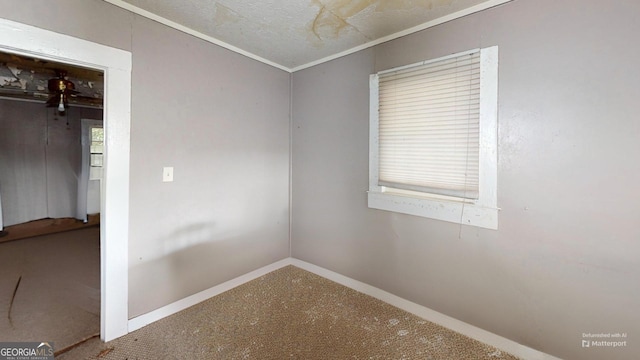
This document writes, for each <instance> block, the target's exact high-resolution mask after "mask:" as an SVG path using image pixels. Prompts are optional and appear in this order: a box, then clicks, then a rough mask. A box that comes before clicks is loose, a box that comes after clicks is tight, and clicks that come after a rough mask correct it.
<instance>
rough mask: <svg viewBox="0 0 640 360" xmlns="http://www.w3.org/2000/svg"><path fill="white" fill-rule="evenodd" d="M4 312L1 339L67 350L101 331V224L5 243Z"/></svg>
mask: <svg viewBox="0 0 640 360" xmlns="http://www.w3.org/2000/svg"><path fill="white" fill-rule="evenodd" d="M18 280H20V283H19V285H18V286H17V289H16V285H17V284H18ZM14 291H15V297H13V294H14ZM12 298H13V304H11V299H12ZM0 314H1V315H0V342H5V341H29V342H31V341H33V342H36V341H52V342H54V346H55V349H62V348H63V347H66V346H69V345H71V344H74V343H76V342H78V341H79V340H81V339H84V338H86V337H87V336H89V335H91V334H96V333H99V331H100V228H99V227H97V226H95V227H91V228H85V229H82V230H74V231H68V232H64V233H57V234H53V235H43V236H37V237H32V238H28V239H21V240H16V241H11V242H4V243H0Z"/></svg>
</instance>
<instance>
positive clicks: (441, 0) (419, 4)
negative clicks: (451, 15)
mask: <svg viewBox="0 0 640 360" xmlns="http://www.w3.org/2000/svg"><path fill="white" fill-rule="evenodd" d="M454 1H455V0H400V1H385V0H379V1H374V2H375V11H376V12H387V11H402V10H405V11H415V10H417V9H424V10H433V9H435V8H439V7H443V6H444V7H448V6H450V5H451V3H453V2H454Z"/></svg>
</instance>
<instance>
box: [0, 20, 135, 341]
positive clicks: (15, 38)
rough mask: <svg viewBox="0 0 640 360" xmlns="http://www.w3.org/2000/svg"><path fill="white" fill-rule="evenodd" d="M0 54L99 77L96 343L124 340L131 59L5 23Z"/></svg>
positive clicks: (117, 51) (0, 33) (0, 25)
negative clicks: (88, 71) (100, 147)
mask: <svg viewBox="0 0 640 360" xmlns="http://www.w3.org/2000/svg"><path fill="white" fill-rule="evenodd" d="M0 51H2V52H6V53H9V54H15V55H20V56H28V57H33V58H37V59H41V60H43V61H54V62H59V63H62V64H68V65H73V66H78V67H83V68H87V69H93V70H98V71H102V72H103V73H104V83H105V93H104V110H103V121H104V136H105V142H104V148H105V153H104V159H103V161H104V164H103V165H104V174H103V181H102V185H101V190H100V191H101V194H102V196H101V198H102V199H104V201H102V203H101V204H100V223H101V229H100V267H101V268H100V338H101V339H102V340H104V341H109V340H112V339H115V338H117V337H119V336H122V335H125V334H126V333H127V332H128V306H127V300H128V231H129V149H130V144H129V128H130V121H131V119H130V116H131V115H130V114H131V53H130V52H128V51H124V50H120V49H116V48H112V47H109V46H105V45H100V44H97V43H93V42H90V41H86V40H82V39H78V38H75V37H71V36H67V35H63V34H59V33H55V32H52V31H48V30H44V29H40V28H37V27H33V26H30V25H26V24H22V23H17V22H14V21H10V20H6V19H0ZM0 186H2V185H1V184H0ZM61 327H63V325H61ZM35 341H38V340H35Z"/></svg>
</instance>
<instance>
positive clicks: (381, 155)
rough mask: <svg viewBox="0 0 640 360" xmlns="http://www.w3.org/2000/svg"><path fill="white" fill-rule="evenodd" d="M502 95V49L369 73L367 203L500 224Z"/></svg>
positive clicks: (463, 221)
mask: <svg viewBox="0 0 640 360" xmlns="http://www.w3.org/2000/svg"><path fill="white" fill-rule="evenodd" d="M497 96H498V48H497V47H490V48H485V49H480V50H472V51H467V52H463V53H459V54H454V55H451V56H446V57H443V58H439V59H434V60H428V61H423V62H420V63H418V64H413V65H408V66H403V67H399V68H394V69H390V70H385V71H380V72H378V73H377V74H373V75H371V78H370V98H371V100H370V106H371V108H370V150H369V151H370V154H369V158H370V164H369V194H368V198H369V200H368V201H369V207H371V208H376V209H381V210H388V211H395V212H400V213H406V214H411V215H417V216H423V217H429V218H433V219H438V220H444V221H449V222H455V223H461V224H467V225H473V226H479V227H484V228H490V229H497V227H498V209H497V179H496V178H497V103H498V100H497Z"/></svg>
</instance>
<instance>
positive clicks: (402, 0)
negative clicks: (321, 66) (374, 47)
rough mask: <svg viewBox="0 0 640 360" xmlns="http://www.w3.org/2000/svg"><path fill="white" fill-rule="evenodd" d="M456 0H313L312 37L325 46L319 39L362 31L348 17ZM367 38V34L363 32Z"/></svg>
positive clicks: (429, 7) (444, 4)
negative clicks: (348, 31) (346, 30)
mask: <svg viewBox="0 0 640 360" xmlns="http://www.w3.org/2000/svg"><path fill="white" fill-rule="evenodd" d="M454 1H455V0H312V1H311V4H312V6H314V7H317V8H318V13H317V14H316V16H315V18H314V19H313V21H312V22H311V25H310V30H311V34H312V36H311V37H309V39H310V40H311V41H312V42H313V43H316V46H319V47H322V45H323V44H322V43H320V42H318V40H320V41H322V40H327V39H336V38H338V37H339V36H340V35H341V33H342V32H344V30H345V29H347V28H349V29H352V30H355V31H357V32H360V30H359V29H358V28H357V26H355V25H353V24H352V23H350V22H349V19H350V18H352V17H354V16H356V15H358V14H361V13H363V12H364V11H367V10H368V11H369V13H371V12H375V13H390V12H403V11H404V12H406V11H417V10H420V11H424V10H427V11H430V10H433V9H434V8H439V7H448V6H450V5H451V4H452V3H453V2H454ZM360 33H361V34H362V35H363V36H364V37H365V38H369V36H367V34H364V33H362V32H360Z"/></svg>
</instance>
